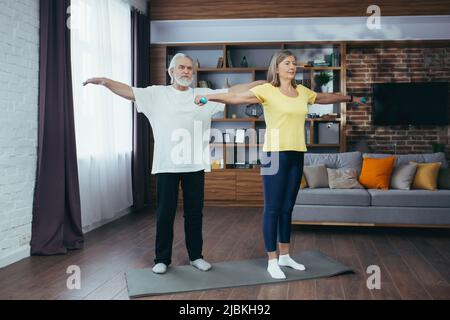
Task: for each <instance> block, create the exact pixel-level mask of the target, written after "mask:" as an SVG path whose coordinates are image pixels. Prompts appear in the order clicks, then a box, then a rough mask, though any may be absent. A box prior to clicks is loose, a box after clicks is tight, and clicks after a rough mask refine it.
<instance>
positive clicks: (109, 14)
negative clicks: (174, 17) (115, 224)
mask: <svg viewBox="0 0 450 320" xmlns="http://www.w3.org/2000/svg"><path fill="white" fill-rule="evenodd" d="M70 14H71V16H70V18H71V54H72V80H73V93H74V115H75V132H76V139H77V154H78V172H79V180H80V198H81V214H82V222H83V230H84V231H85V232H86V231H88V230H91V229H93V228H96V227H98V226H100V225H102V224H104V223H106V222H108V221H111V220H113V219H115V218H117V217H119V216H121V215H123V214H124V213H125V212H126V209H127V208H129V207H130V206H131V205H132V203H133V200H132V199H133V196H132V189H131V152H132V106H131V103H130V102H129V101H127V100H125V99H123V98H120V97H118V96H116V95H114V94H113V93H112V92H110V91H109V90H108V89H106V88H104V87H100V86H93V85H89V86H86V87H83V86H82V83H83V81H85V80H86V79H88V78H92V77H107V78H111V79H114V80H116V81H120V82H124V83H127V84H131V63H132V62H131V11H130V6H129V4H127V3H125V2H124V1H122V0H72V5H71V12H70Z"/></svg>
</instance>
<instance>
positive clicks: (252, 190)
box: [236, 172, 264, 202]
mask: <svg viewBox="0 0 450 320" xmlns="http://www.w3.org/2000/svg"><path fill="white" fill-rule="evenodd" d="M236 200H238V201H243V202H249V201H257V202H258V201H259V202H262V201H264V195H263V186H262V179H261V175H260V173H259V172H242V173H239V174H237V175H236Z"/></svg>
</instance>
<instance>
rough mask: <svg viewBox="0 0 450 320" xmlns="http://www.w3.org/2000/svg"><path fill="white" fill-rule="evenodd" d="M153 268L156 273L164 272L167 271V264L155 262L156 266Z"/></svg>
mask: <svg viewBox="0 0 450 320" xmlns="http://www.w3.org/2000/svg"><path fill="white" fill-rule="evenodd" d="M152 270H153V272H154V273H159V274H163V273H166V271H167V266H166V265H165V264H164V263H162V262H160V263H157V264H155V266H154V267H153V269H152Z"/></svg>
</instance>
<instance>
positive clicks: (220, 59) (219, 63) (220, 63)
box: [217, 57, 223, 69]
mask: <svg viewBox="0 0 450 320" xmlns="http://www.w3.org/2000/svg"><path fill="white" fill-rule="evenodd" d="M217 68H218V69H220V68H223V57H219V59H218V61H217Z"/></svg>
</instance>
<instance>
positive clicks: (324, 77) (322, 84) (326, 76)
mask: <svg viewBox="0 0 450 320" xmlns="http://www.w3.org/2000/svg"><path fill="white" fill-rule="evenodd" d="M314 80H315V82H316V88H320V90H321V92H327V86H326V85H327V83H328V82H330V81H331V80H333V76H332V75H331V74H330V73H328V72H321V73H319V74H318V75H316V76H315V77H314Z"/></svg>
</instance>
